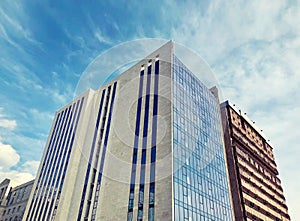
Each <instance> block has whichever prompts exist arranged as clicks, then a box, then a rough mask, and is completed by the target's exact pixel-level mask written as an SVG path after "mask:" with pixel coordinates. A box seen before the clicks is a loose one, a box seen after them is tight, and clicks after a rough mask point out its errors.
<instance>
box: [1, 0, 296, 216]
mask: <svg viewBox="0 0 300 221" xmlns="http://www.w3.org/2000/svg"><path fill="white" fill-rule="evenodd" d="M299 24H300V2H299V1H298V0H293V1H288V0H286V1H281V0H272V1H271V0H265V1H261V0H252V1H247V0H245V1H242V0H241V1H239V0H235V1H230V2H229V1H220V0H211V1H209V0H202V1H189V0H186V1H171V0H168V1H157V0H154V1H151V2H150V1H149V2H144V3H143V2H140V1H132V0H126V1H115V3H109V2H105V1H100V0H99V1H96V0H89V1H71V0H64V1H55V0H51V1H50V0H49V1H47V0H42V1H34V0H22V1H21V0H14V1H11V0H1V1H0V179H4V178H6V177H8V178H10V179H12V182H13V184H14V185H17V184H20V183H22V182H24V181H28V180H30V179H33V178H34V176H35V172H36V170H37V168H38V165H39V161H40V159H41V157H42V153H43V150H44V145H45V142H46V140H47V137H48V133H49V130H50V127H51V124H52V120H53V117H54V114H55V111H56V110H58V109H59V108H60V107H62V106H63V105H65V104H66V103H68V102H69V101H71V100H72V98H73V95H74V91H75V90H76V86H77V84H78V82H79V80H80V77H81V75H82V73H83V72H84V71H85V69H86V68H87V66H88V65H89V64H90V63H91V62H92V61H93V60H94V59H95V58H96V57H97V56H98V55H100V54H101V53H104V52H105V51H107V50H109V49H110V48H112V47H114V46H116V45H119V44H121V43H123V42H128V41H133V40H137V39H145V38H159V39H167V40H168V39H172V40H174V41H175V42H176V43H178V44H181V45H184V46H185V47H187V48H190V49H192V50H193V51H194V52H195V53H197V54H198V55H199V56H201V57H202V58H203V59H204V60H205V61H206V62H207V63H208V65H209V66H210V67H211V69H212V71H213V72H214V75H215V77H216V79H217V81H218V83H219V85H220V89H221V93H222V97H223V99H224V100H227V99H229V100H230V101H231V102H232V103H234V104H236V106H237V107H238V108H240V109H241V110H242V111H243V112H246V113H247V115H248V117H249V118H251V119H252V120H253V121H255V122H256V125H257V126H259V127H260V128H261V129H263V131H264V133H265V134H266V135H267V137H268V138H269V139H270V140H271V143H272V145H273V147H274V155H275V160H276V163H277V166H278V170H279V174H280V178H281V180H282V185H283V189H284V193H285V196H286V200H287V204H288V207H289V213H290V215H291V218H292V220H300V188H299V185H300V172H299V171H300V164H299V160H300V147H299V145H298V143H299V142H298V139H299V138H300V130H299V129H298V125H300V117H299V114H300V87H299V85H300V61H299V58H300V25H299Z"/></svg>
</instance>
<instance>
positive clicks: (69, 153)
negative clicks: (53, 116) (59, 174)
mask: <svg viewBox="0 0 300 221" xmlns="http://www.w3.org/2000/svg"><path fill="white" fill-rule="evenodd" d="M83 103H84V97H82V98H81V101H80V107H79V111H78V115H77V108H76V113H75V116H76V115H77V117H76V122H75V127H74V131H73V133H72V138H71V143H70V147H69V151H68V155H67V161H66V165H65V168H64V175H65V174H66V171H67V168H68V164H69V159H70V156H71V152H72V148H73V143H74V139H75V135H76V131H77V126H78V122H79V119H80V115H81V110H82V106H83ZM64 178H65V177H63V179H62V180H61V182H60V185H59V189H58V190H59V191H58V194H57V196H56V200H55V207H54V210H53V214H52V218H51V220H54V218H55V216H56V210H57V207H58V204H59V199H60V194H61V191H62V188H63V184H64ZM49 211H50V210H49Z"/></svg>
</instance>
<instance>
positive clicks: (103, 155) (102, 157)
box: [92, 82, 117, 220]
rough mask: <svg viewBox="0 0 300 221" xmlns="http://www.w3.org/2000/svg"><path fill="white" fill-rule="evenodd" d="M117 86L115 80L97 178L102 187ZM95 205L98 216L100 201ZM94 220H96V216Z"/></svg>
mask: <svg viewBox="0 0 300 221" xmlns="http://www.w3.org/2000/svg"><path fill="white" fill-rule="evenodd" d="M116 87H117V82H115V83H114V86H113V91H112V96H111V102H110V107H109V114H108V119H107V125H106V131H105V137H104V141H103V150H102V156H101V161H100V168H99V174H98V180H97V182H98V183H97V186H98V185H99V187H100V188H101V181H102V174H103V168H104V160H105V155H106V150H107V143H108V137H109V132H110V124H111V117H112V112H113V107H114V100H115V95H116ZM99 191H100V190H99ZM94 205H95V208H94V210H95V214H94V216H96V211H97V206H98V203H97V204H95V202H94ZM92 220H95V218H94V219H92Z"/></svg>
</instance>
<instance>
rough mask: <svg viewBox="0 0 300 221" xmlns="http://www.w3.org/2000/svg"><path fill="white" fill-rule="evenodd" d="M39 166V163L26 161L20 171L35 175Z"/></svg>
mask: <svg viewBox="0 0 300 221" xmlns="http://www.w3.org/2000/svg"><path fill="white" fill-rule="evenodd" d="M39 165H40V161H36V160H31V161H26V162H25V163H24V164H23V165H22V171H24V172H28V173H31V174H35V173H36V172H37V171H38V168H39Z"/></svg>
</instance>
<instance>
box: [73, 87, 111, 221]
mask: <svg viewBox="0 0 300 221" xmlns="http://www.w3.org/2000/svg"><path fill="white" fill-rule="evenodd" d="M104 95H105V89H104V90H103V91H102V95H101V101H100V105H99V110H98V115H97V121H96V125H95V130H94V137H93V142H92V147H91V151H90V156H89V161H88V167H87V170H86V174H85V180H84V186H83V190H82V195H81V201H80V206H79V211H78V216H77V220H80V219H81V215H82V210H83V204H84V198H85V194H86V188H87V184H88V180H89V174H90V170H91V163H92V159H93V155H94V148H95V142H96V138H97V133H98V127H99V122H100V116H101V112H102V106H103V101H104Z"/></svg>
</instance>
